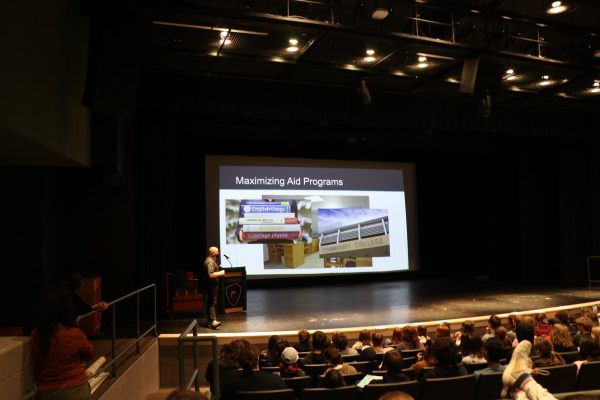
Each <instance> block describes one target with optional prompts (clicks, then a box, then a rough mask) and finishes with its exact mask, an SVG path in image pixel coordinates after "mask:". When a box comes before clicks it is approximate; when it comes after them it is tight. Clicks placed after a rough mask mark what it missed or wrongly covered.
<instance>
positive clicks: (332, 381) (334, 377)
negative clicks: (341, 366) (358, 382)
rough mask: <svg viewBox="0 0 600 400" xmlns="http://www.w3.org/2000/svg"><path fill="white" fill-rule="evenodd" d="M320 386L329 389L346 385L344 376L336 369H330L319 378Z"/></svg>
mask: <svg viewBox="0 0 600 400" xmlns="http://www.w3.org/2000/svg"><path fill="white" fill-rule="evenodd" d="M321 386H323V387H325V388H329V389H334V388H339V387H342V386H346V381H345V380H344V376H343V375H342V373H341V372H340V371H339V370H337V369H330V370H328V371H327V372H325V376H323V379H322V380H321Z"/></svg>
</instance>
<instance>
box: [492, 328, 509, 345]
mask: <svg viewBox="0 0 600 400" xmlns="http://www.w3.org/2000/svg"><path fill="white" fill-rule="evenodd" d="M494 333H495V334H496V338H497V339H498V340H500V342H501V343H502V345H503V346H504V347H512V340H511V339H510V338H509V337H508V331H507V330H506V328H505V327H503V326H499V327H498V328H496V331H495V332H494Z"/></svg>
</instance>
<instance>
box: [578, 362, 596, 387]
mask: <svg viewBox="0 0 600 400" xmlns="http://www.w3.org/2000/svg"><path fill="white" fill-rule="evenodd" d="M599 377H600V361H588V362H586V363H583V364H581V367H580V368H579V375H578V376H577V384H576V387H577V390H594V389H600V378H599Z"/></svg>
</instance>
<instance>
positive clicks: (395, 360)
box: [382, 350, 409, 383]
mask: <svg viewBox="0 0 600 400" xmlns="http://www.w3.org/2000/svg"><path fill="white" fill-rule="evenodd" d="M403 367H404V363H403V360H402V353H401V352H399V351H398V350H391V351H388V352H387V353H385V354H384V356H383V363H382V369H384V370H386V371H387V372H386V373H385V374H384V375H383V382H384V383H393V382H403V381H408V380H409V379H408V376H406V375H405V374H404V373H403V372H402V368H403Z"/></svg>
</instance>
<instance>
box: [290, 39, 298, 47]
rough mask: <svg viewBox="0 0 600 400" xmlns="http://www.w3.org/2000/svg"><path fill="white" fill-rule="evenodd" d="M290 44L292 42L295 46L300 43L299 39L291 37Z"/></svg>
mask: <svg viewBox="0 0 600 400" xmlns="http://www.w3.org/2000/svg"><path fill="white" fill-rule="evenodd" d="M288 42H289V44H291V45H292V46H295V45H297V44H298V39H290V40H288Z"/></svg>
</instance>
